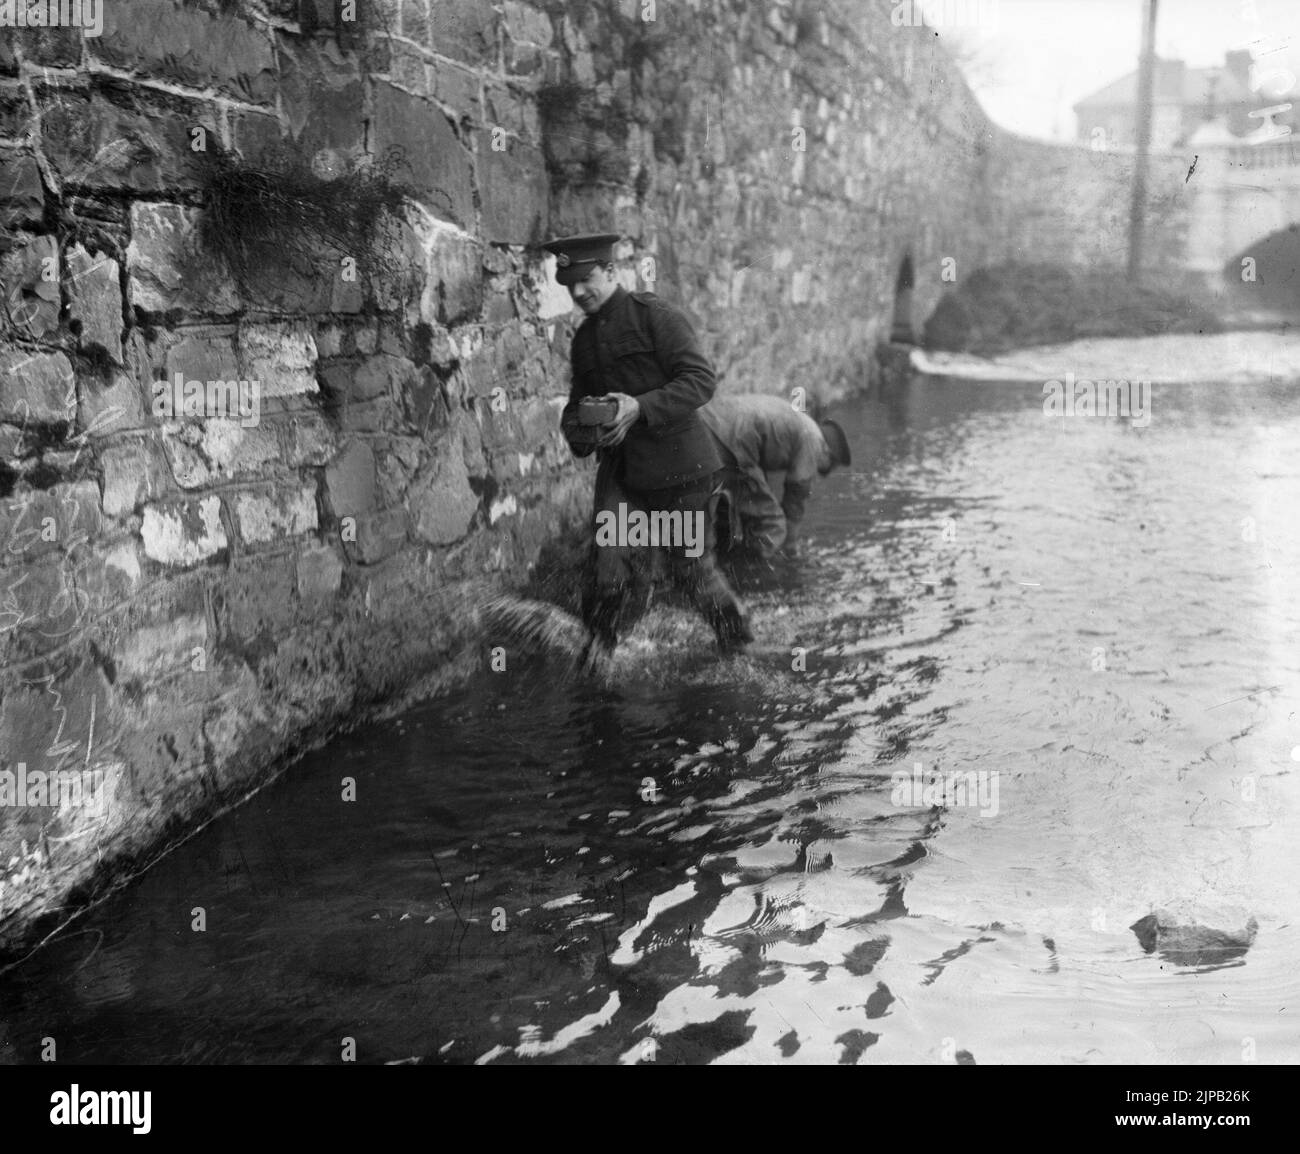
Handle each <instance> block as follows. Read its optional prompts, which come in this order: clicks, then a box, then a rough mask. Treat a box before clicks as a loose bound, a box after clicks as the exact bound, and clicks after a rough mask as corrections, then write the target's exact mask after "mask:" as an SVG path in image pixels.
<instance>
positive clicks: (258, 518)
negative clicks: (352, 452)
mask: <svg viewBox="0 0 1300 1154" xmlns="http://www.w3.org/2000/svg"><path fill="white" fill-rule="evenodd" d="M231 505H232V506H233V507H234V511H235V524H236V526H237V527H238V532H239V537H240V539H241V540H242V541H243V542H244V543H245V544H248V545H264V544H266V543H267V542H270V541H281V540H283V539H284V538H285V537H296V536H298V535H299V534H300V533H310V532H311V531H312V530H314V529H315V528H316V526H317V520H316V487H315V485H295V486H293V487H291V488H282V489H275V490H267V491H264V492H256V491H247V492H243V493H236V494H235V495H234V497H232V498H231Z"/></svg>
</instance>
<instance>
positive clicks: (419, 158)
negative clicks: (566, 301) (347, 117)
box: [372, 5, 474, 228]
mask: <svg viewBox="0 0 1300 1154" xmlns="http://www.w3.org/2000/svg"><path fill="white" fill-rule="evenodd" d="M438 7H439V8H440V7H441V5H439V6H438ZM372 123H373V125H374V133H375V143H374V148H375V154H376V155H377V156H378V157H380V159H381V160H384V161H387V160H388V159H389V158H390V157H396V158H400V164H399V165H398V170H397V173H396V176H397V179H399V180H402V181H406V182H408V183H409V184H410V185H411V186H412V188H413V189H414V191H415V193H416V195H417V196H418V197H419V198H420V199H421V201H422V202H423V203H424V204H425V205H426V206H427V207H428V208H429V209H430V211H432V212H433V213H434V214H435V215H437V216H439V217H441V218H443V219H444V220H450V221H452V222H453V223H455V224H458V225H460V226H461V227H462V228H469V227H471V226H472V225H473V223H474V196H473V181H472V177H471V174H470V157H469V153H468V152H466V151H465V148H464V147H463V146H462V145H461V143H460V141H459V140H457V139H456V134H455V133H454V132H453V131H452V128H451V125H450V124H449V123H448V121H447V118H446V116H444V115H443V114H442V113H441V112H440V111H439V110H438V109H437V108H436V107H434V106H433V105H432V104H430V103H429V102H428V101H427V100H422V99H420V98H419V97H417V96H411V95H410V94H408V93H405V92H402V91H400V90H399V89H397V88H394V87H393V86H392V85H391V84H384V83H377V84H376V85H375V94H374V118H373V121H372ZM394 149H396V150H398V151H397V152H396V153H394V152H392V151H391V150H394Z"/></svg>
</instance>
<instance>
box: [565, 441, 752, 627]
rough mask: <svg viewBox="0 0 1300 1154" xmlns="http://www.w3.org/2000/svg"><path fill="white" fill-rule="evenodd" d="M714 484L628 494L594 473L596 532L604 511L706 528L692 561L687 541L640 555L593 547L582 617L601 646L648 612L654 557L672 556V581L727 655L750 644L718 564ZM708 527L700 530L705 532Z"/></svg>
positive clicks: (609, 474)
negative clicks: (665, 517)
mask: <svg viewBox="0 0 1300 1154" xmlns="http://www.w3.org/2000/svg"><path fill="white" fill-rule="evenodd" d="M715 487H716V486H715V478H714V477H713V476H709V477H706V478H704V479H702V480H700V481H695V482H692V483H691V484H689V485H679V486H677V487H675V488H672V489H629V488H628V487H627V486H625V485H623V484H621V483H620V482H619V481H618V480H617V479H616V478H615V476H614V465H613V463H612V462H609V461H602V462H601V465H600V468H599V469H598V470H597V472H596V500H595V508H594V510H593V526H595V525H598V524H599V521H598V520H597V518H599V516H600V514H601V512H602V511H606V512H610V513H613V514H614V515H615V517H617V516H618V514H619V506H620V504H621V505H624V506H625V507H626V509H627V512H628V514H629V515H630V514H631V513H633V512H644V513H655V512H669V513H671V512H680V513H681V514H682V515H683V520H685V519H686V518H691V519H693V521H694V523H695V524H696V525H700V534H701V536H700V538H699V541H698V544H700V545H702V547H703V548H702V552H701V553H700V555H699V556H698V557H690V556H688V555H687V554H686V546H685V544H684V542H683V541H682V540H680V539H679V540H677V541H675V542H669V543H661V544H660V545H659V546H657V547H656V546H650V547H641V546H631V545H619V544H604V545H601V544H597V543H596V541H595V540H593V542H592V546H591V554H590V556H589V559H588V566H587V574H586V581H585V584H584V588H583V597H582V615H583V620H584V621H585V622H586V624H587V627H588V628H589V629H590V630H591V631H592V633H593V634H594V635H595V637H596V639H597V640H599V641H600V642H601V643H602V644H603V645H605V646H606V647H608V648H613V646H615V645H616V644H617V643H618V635H619V631H620V629H621V628H623V627H625V626H626V625H629V624H631V623H632V622H634V621H635V620H636V618H637V617H639V616H640V615H641V613H643V612H644V611H645V608H646V606H647V604H648V602H649V594H650V582H651V578H652V575H653V572H654V564H653V557H652V556H651V554H653V553H654V552H656V551H657V550H658V549H662V550H663V551H664V552H665V553H666V554H667V564H668V573H669V577H670V579H671V581H672V583H673V584H674V585H676V586H677V587H678V588H679V589H681V590H682V591H683V592H684V593H685V594H686V596H687V598H688V599H689V600H690V602H691V604H692V605H694V606H695V608H696V609H697V610H699V612H700V613H701V614H702V615H703V617H704V619H705V620H706V621H707V622H708V623H709V625H710V626H712V628H713V631H714V633H715V634H716V635H717V638H718V642H719V644H721V645H723V646H724V647H726V646H728V645H731V644H734V643H735V642H736V641H738V640H745V639H747V638H748V627H747V626H746V624H745V619H744V609H743V608H742V606H741V604H740V601H739V600H738V599H737V597H736V595H735V593H734V592H733V591H732V589H731V586H730V585H728V584H727V580H726V578H725V577H723V575H722V574H721V573H720V572H719V571H718V568H717V564H716V561H715V559H714V533H713V514H714V508H713V501H714V490H715ZM701 523H702V524H701Z"/></svg>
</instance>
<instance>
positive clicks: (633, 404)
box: [596, 393, 641, 449]
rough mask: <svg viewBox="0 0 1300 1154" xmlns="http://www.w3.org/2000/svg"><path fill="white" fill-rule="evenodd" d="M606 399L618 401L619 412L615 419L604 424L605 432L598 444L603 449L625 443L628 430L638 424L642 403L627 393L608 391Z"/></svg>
mask: <svg viewBox="0 0 1300 1154" xmlns="http://www.w3.org/2000/svg"><path fill="white" fill-rule="evenodd" d="M605 399H606V400H610V401H617V402H618V412H617V413H615V414H614V419H613V420H612V421H610V422H609V424H607V425H605V426H604V429H605V432H603V433H602V434H601V437H600V440H599V441H597V442H596V444H598V445H599V446H600V447H601V448H602V449H612V448H613V447H614V446H615V445H621V444H622V443H623V438H624V437H626V436H627V434H628V430H629V429H631V427H632V426H633V425H635V424H636V422H637V419H638V418H639V417H640V416H641V404H640V402H639V401H638V400H637V399H636V398H635V397H629V396H628V395H627V394H626V393H607V394H606V397H605Z"/></svg>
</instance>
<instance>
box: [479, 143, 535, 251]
mask: <svg viewBox="0 0 1300 1154" xmlns="http://www.w3.org/2000/svg"><path fill="white" fill-rule="evenodd" d="M478 167H479V192H480V196H481V198H482V203H483V235H484V236H485V237H486V238H487V240H489V241H491V242H493V243H495V244H531V243H533V242H535V241H538V240H541V239H542V238H543V234H545V233H546V230H547V222H548V220H549V217H550V212H549V187H550V186H549V184H548V182H547V177H546V162H545V160H544V159H543V157H542V154H541V152H540V151H538V150H537V149H535V148H532V147H530V146H529V145H527V144H524V143H522V142H520V141H518V140H510V141H508V147H507V149H506V151H504V152H498V151H494V150H493V148H492V147H491V133H488V132H485V133H483V134H482V135H481V136H480V138H479V166H478Z"/></svg>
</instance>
